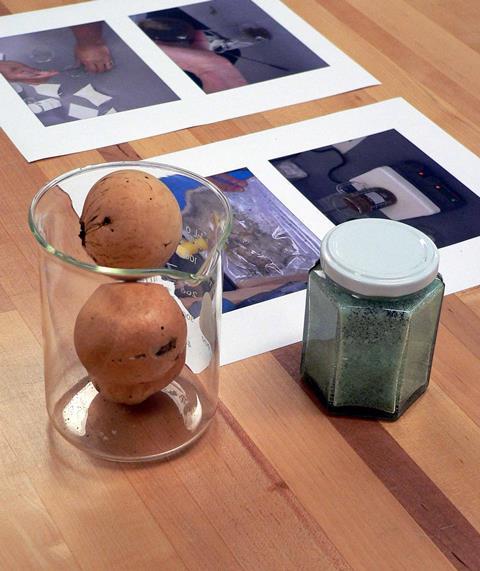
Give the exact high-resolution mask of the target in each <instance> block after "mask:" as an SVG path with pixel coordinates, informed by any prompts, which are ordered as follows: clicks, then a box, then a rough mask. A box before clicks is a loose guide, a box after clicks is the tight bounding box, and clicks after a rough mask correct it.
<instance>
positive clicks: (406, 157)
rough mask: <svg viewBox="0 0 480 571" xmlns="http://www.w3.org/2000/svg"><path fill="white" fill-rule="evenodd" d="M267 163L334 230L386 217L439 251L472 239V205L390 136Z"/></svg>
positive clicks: (456, 185) (455, 184)
mask: <svg viewBox="0 0 480 571" xmlns="http://www.w3.org/2000/svg"><path fill="white" fill-rule="evenodd" d="M270 162H271V164H272V165H273V166H274V167H275V168H276V169H277V170H278V171H279V172H280V173H281V174H282V175H283V176H284V177H285V178H287V179H288V180H289V181H290V182H291V183H292V184H293V186H295V188H297V189H298V190H299V191H300V192H301V193H302V194H303V195H304V196H305V197H306V198H307V199H308V200H309V201H310V202H311V203H312V204H314V205H315V206H316V207H317V208H318V209H319V210H320V211H321V212H322V213H323V214H324V215H325V216H326V217H327V218H328V219H329V220H330V221H331V222H333V223H334V224H340V223H341V222H345V221H347V220H353V219H356V218H367V217H371V218H390V219H392V220H398V221H401V222H404V223H406V224H410V225H411V226H414V227H416V228H418V229H419V230H421V231H422V232H424V233H425V234H427V235H428V236H429V237H430V238H431V239H432V240H433V241H434V242H435V244H436V245H437V247H439V248H442V247H445V246H450V245H451V244H456V243H459V242H463V241H464V240H468V239H470V238H474V237H476V236H479V235H480V225H479V223H478V221H479V220H480V198H479V197H478V196H477V195H476V194H474V193H473V192H472V191H471V190H470V189H468V188H467V187H466V186H465V185H463V184H462V183H461V182H460V181H459V180H458V179H456V178H455V177H454V176H452V175H451V174H450V173H449V172H448V171H447V170H445V169H444V168H442V167H441V166H440V165H439V164H438V163H437V162H435V161H434V160H433V159H431V158H430V157H429V156H428V155H426V154H425V153H424V152H422V151H421V150H420V149H419V148H418V147H417V146H415V145H414V144H413V143H411V142H410V141H409V140H408V139H406V138H405V137H403V136H402V135H400V133H398V132H397V131H396V130H394V129H391V130H388V131H384V132H381V133H377V134H375V135H370V136H367V137H361V138H358V139H354V140H351V141H344V142H341V143H338V144H334V145H329V146H326V147H321V148H317V149H311V150H309V151H305V152H302V153H297V154H293V155H289V156H285V157H279V158H276V159H274V160H272V161H270Z"/></svg>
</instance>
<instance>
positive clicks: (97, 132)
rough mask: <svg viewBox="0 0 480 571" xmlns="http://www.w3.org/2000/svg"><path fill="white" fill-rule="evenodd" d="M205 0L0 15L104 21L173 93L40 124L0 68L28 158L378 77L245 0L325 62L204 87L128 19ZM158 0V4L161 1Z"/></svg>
mask: <svg viewBox="0 0 480 571" xmlns="http://www.w3.org/2000/svg"><path fill="white" fill-rule="evenodd" d="M204 1H206V0H186V1H185V0H183V1H181V0H162V2H160V0H122V2H118V1H117V0H95V1H91V2H84V3H80V4H73V5H69V6H62V7H58V8H49V9H46V10H38V11H35V12H25V13H21V14H14V15H10V16H3V17H1V18H0V37H8V36H15V35H19V34H26V33H32V32H40V31H45V30H51V29H56V28H64V27H68V26H73V25H77V24H81V23H87V22H96V21H104V22H105V23H106V24H107V25H109V26H110V27H111V28H112V29H113V31H115V32H116V33H117V34H118V35H119V36H120V38H121V39H122V40H123V41H124V42H125V43H126V44H127V45H128V46H129V47H130V48H131V49H132V50H133V51H134V52H135V53H136V54H137V55H138V56H139V57H140V58H141V59H143V60H144V61H145V63H146V64H147V65H148V66H149V67H150V68H151V69H152V71H153V72H154V73H155V74H156V75H158V76H159V77H160V79H162V81H164V82H165V83H166V84H167V85H168V86H169V87H170V88H171V89H172V90H173V91H174V92H175V94H176V95H177V96H178V97H180V100H178V101H172V102H167V103H162V104H158V105H152V106H148V107H143V108H139V109H132V110H129V111H122V112H121V113H116V114H111V115H103V116H100V117H94V118H91V119H83V120H79V121H72V122H67V123H63V124H60V125H52V126H49V127H45V126H44V125H43V124H42V123H41V122H40V121H39V120H38V118H37V117H36V116H35V115H34V114H33V113H32V112H31V111H30V110H29V109H28V107H27V106H26V105H25V103H24V102H23V101H22V100H21V98H20V97H19V96H18V95H17V94H16V93H15V91H14V90H13V89H12V87H11V86H10V85H9V83H8V81H6V80H5V78H4V77H3V76H0V98H1V100H2V106H1V110H0V125H1V126H2V128H3V129H4V130H5V132H6V134H7V135H8V136H9V137H10V139H11V140H12V141H13V142H14V144H15V145H16V146H17V148H18V149H19V150H20V152H21V153H22V154H23V155H24V157H25V158H26V159H27V160H28V161H30V162H31V161H34V160H38V159H42V158H48V157H52V156H57V155H64V154H68V153H73V152H80V151H85V150H90V149H94V148H99V147H104V146H108V145H113V144H117V143H121V142H124V141H133V140H136V139H141V138H144V137H149V136H154V135H159V134H163V133H167V132H171V131H176V130H179V129H184V128H188V127H193V126H196V125H201V124H207V123H214V122H217V121H221V120H225V119H231V118H234V117H239V116H243V115H248V114H251V113H257V112H261V111H266V110H268V109H274V108H278V107H283V106H286V105H293V104H295V103H300V102H305V101H310V100H313V99H319V98H322V97H328V96H331V95H336V94H339V93H345V92H348V91H352V90H355V89H360V88H363V87H367V86H371V85H377V84H378V83H379V82H378V81H377V80H376V79H375V78H374V77H373V76H372V75H371V74H369V73H368V72H367V71H366V70H364V69H363V68H362V67H361V66H360V65H358V64H357V63H355V62H354V61H353V60H352V59H351V58H350V57H348V56H347V55H346V54H345V53H343V52H342V51H341V50H339V49H338V48H337V47H336V46H335V45H334V44H332V43H331V42H330V41H328V40H327V39H326V38H325V37H324V36H322V35H321V34H320V33H319V32H317V31H316V30H315V29H314V28H313V27H311V26H310V25H309V24H308V23H307V22H305V21H304V20H303V19H302V18H300V17H299V16H298V15H297V14H295V13H294V12H293V11H292V10H290V9H289V8H288V7H287V6H285V5H284V4H283V3H282V2H280V0H252V2H254V3H255V4H257V5H258V6H259V8H261V9H262V10H264V11H266V12H267V13H268V14H269V15H270V16H271V17H272V18H274V19H275V20H276V21H277V22H278V23H279V24H280V25H282V26H283V27H284V28H286V29H287V30H288V31H289V32H290V33H291V34H293V35H294V36H295V37H296V38H298V39H299V40H300V41H301V42H302V43H303V44H305V45H306V46H307V47H308V48H310V49H311V50H312V51H313V52H314V53H316V54H317V55H318V56H319V57H320V58H321V59H323V60H324V61H326V62H327V63H328V67H323V68H321V69H317V70H312V71H307V72H302V73H298V74H293V75H290V76H285V77H280V78H276V79H272V80H268V81H265V82H259V83H255V84H250V85H245V86H242V87H238V88H234V89H229V90H226V91H221V92H217V93H211V94H208V95H207V94H205V93H204V92H203V91H202V90H201V89H200V88H198V87H197V86H196V85H195V84H194V83H193V82H192V81H191V80H190V79H188V77H187V76H186V74H184V73H183V72H182V71H181V70H180V68H178V67H177V66H176V65H175V64H173V63H172V62H171V61H169V60H168V58H167V57H166V56H165V55H164V54H163V53H161V50H159V49H158V48H157V47H156V46H155V45H154V44H153V42H151V41H150V40H149V39H148V38H146V37H142V36H144V35H143V33H141V32H140V30H138V29H136V26H135V25H134V24H133V22H132V21H131V19H130V16H131V15H135V14H138V13H142V12H146V11H149V10H153V9H164V8H170V7H181V6H186V5H191V4H198V3H201V2H204ZM160 4H161V6H160Z"/></svg>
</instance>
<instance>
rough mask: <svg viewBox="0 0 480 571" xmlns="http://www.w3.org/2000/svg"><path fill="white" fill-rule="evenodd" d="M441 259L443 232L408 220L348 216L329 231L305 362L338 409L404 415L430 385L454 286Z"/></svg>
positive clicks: (314, 275) (316, 273) (309, 311)
mask: <svg viewBox="0 0 480 571" xmlns="http://www.w3.org/2000/svg"><path fill="white" fill-rule="evenodd" d="M372 222H373V225H372V224H371V223H372ZM379 223H380V224H379ZM392 224H393V225H394V226H393V231H392V226H391V225H392ZM359 225H360V226H359ZM342 227H343V228H342ZM336 231H337V232H338V235H335V234H334V232H336ZM389 231H390V232H389ZM402 237H403V239H404V240H405V237H406V238H407V239H406V241H403V242H402ZM437 269H438V252H437V250H436V247H435V245H434V244H433V242H431V241H430V239H429V238H427V237H426V236H425V235H423V234H422V233H421V232H419V231H418V230H416V229H414V228H411V227H409V226H406V225H405V224H401V223H398V222H393V221H386V220H375V221H374V220H357V221H354V222H347V223H345V224H342V225H340V226H338V227H337V228H335V229H334V230H333V231H331V232H330V233H329V234H327V236H326V237H325V238H324V241H323V242H322V251H321V259H320V263H319V264H318V265H317V266H316V267H315V268H313V269H312V270H311V271H310V275H309V283H308V292H307V306H306V314H305V328H304V343H303V352H302V365H301V368H302V374H303V376H304V377H305V378H306V379H307V380H309V381H310V382H312V383H313V385H314V387H315V388H316V389H317V390H318V392H319V393H320V397H321V398H322V400H324V401H325V403H326V405H327V407H328V408H329V409H330V410H331V411H332V412H337V413H342V414H353V415H360V416H368V417H374V418H386V419H396V418H398V417H399V416H400V415H401V414H402V413H403V412H404V411H405V410H406V409H407V408H408V406H409V405H410V404H411V403H413V402H414V401H415V400H416V399H417V398H418V397H419V396H420V395H421V394H422V393H423V392H424V391H425V390H426V388H427V386H428V382H429V376H430V369H431V365H432V358H433V351H434V346H435V339H436V334H437V328H438V322H439V315H440V309H441V304H442V299H443V293H444V283H443V281H442V279H441V277H440V275H438V274H437ZM345 286H348V287H345ZM412 290H414V291H412ZM368 293H370V294H371V295H367V294H368ZM387 293H389V295H388V296H387V295H385V294H387Z"/></svg>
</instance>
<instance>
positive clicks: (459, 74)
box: [0, 0, 480, 571]
mask: <svg viewBox="0 0 480 571" xmlns="http://www.w3.org/2000/svg"><path fill="white" fill-rule="evenodd" d="M60 3H61V2H60V1H59V0H0V14H8V13H11V12H20V11H24V10H31V9H38V8H44V7H51V6H55V5H58V4H60ZM64 3H65V4H66V3H67V2H64ZM286 3H287V4H288V5H289V6H290V7H291V8H293V9H294V10H295V11H296V12H297V13H298V14H300V15H301V16H302V17H304V18H305V20H307V21H308V22H310V23H311V24H312V25H313V26H315V27H316V28H317V29H318V30H319V31H320V32H321V33H322V34H324V35H325V36H326V37H327V38H328V39H330V40H331V41H333V42H334V43H335V44H336V45H337V46H338V47H340V48H341V49H343V50H344V51H345V52H346V53H347V54H349V55H350V56H352V57H353V58H354V59H355V60H356V61H358V62H359V63H360V64H361V65H363V66H364V67H365V68H366V69H367V70H368V71H370V72H371V73H373V74H374V75H375V76H376V77H377V78H378V79H379V80H381V82H382V85H380V86H375V87H372V88H369V89H363V90H359V91H355V92H352V93H347V94H344V95H339V96H336V97H330V98H327V99H324V100H320V101H314V102H311V103H305V104H302V105H295V106H292V107H288V108H284V109H277V110H273V111H269V112H266V113H260V114H257V115H252V116H248V117H243V118H239V119H234V120H230V121H224V122H221V123H217V124H213V125H208V126H203V127H196V128H193V129H188V130H183V131H180V132H176V133H172V134H167V135H163V136H157V137H151V138H148V139H144V140H140V141H135V142H132V143H129V144H122V145H117V146H113V147H108V148H102V149H99V150H94V151H90V152H84V153H79V154H75V155H70V156H66V157H61V158H53V159H48V160H42V161H38V162H36V163H34V164H28V163H26V161H25V160H24V159H23V158H22V156H21V155H20V153H19V152H18V151H17V150H16V149H15V147H14V146H13V145H12V143H11V142H10V141H9V140H8V138H7V137H6V136H5V135H4V134H1V133H0V157H1V162H0V171H1V174H0V367H1V381H0V382H1V386H2V390H1V393H0V568H1V569H4V570H10V569H12V570H14V569H15V570H16V569H48V570H50V569H69V570H73V569H89V570H90V569H91V570H97V569H102V570H103V569H115V570H123V569H162V570H165V569H192V570H196V569H207V570H222V571H223V570H233V569H245V570H257V569H261V570H275V571H278V570H290V569H291V570H310V569H315V570H317V569H321V570H323V569H355V570H360V569H364V570H368V571H376V570H395V569H408V570H417V569H418V570H419V571H426V570H427V571H428V570H435V571H440V570H444V569H445V570H446V569H454V568H456V569H460V570H471V571H478V570H480V384H479V378H480V366H479V360H480V289H472V290H469V291H465V292H462V293H459V294H456V295H451V296H449V297H447V298H446V299H445V303H444V307H443V312H442V318H441V325H440V331H439V338H438V342H437V348H436V352H435V360H434V366H433V372H432V378H431V384H430V387H429V389H428V391H427V393H426V394H425V395H424V396H423V397H422V398H421V399H420V400H419V401H417V402H416V403H415V404H414V405H413V407H412V408H411V409H410V410H409V411H408V412H407V413H406V414H405V415H404V416H403V417H402V418H401V419H400V420H399V421H397V422H395V423H386V422H376V421H359V420H352V419H346V418H331V417H328V416H327V415H326V414H325V412H324V411H323V409H321V408H319V406H318V405H317V403H316V402H314V400H312V398H311V397H310V396H309V395H308V394H307V393H306V392H305V391H304V390H303V388H302V386H301V384H300V383H299V378H298V364H299V345H296V346H292V347H287V348H284V349H280V350H277V351H274V352H271V353H267V354H263V355H260V356H258V357H255V358H251V359H248V360H246V361H243V362H239V363H236V364H233V365H229V366H226V367H223V368H222V370H221V391H220V392H221V403H220V406H219V410H218V414H217V416H216V419H215V420H214V422H213V424H212V426H211V428H210V429H209V431H208V432H207V434H206V436H205V437H204V438H202V439H201V440H200V441H199V443H198V444H197V445H196V446H194V447H193V448H191V449H190V450H189V451H188V452H187V453H186V454H184V455H182V456H180V457H177V458H175V459H173V460H171V461H169V462H166V463H156V464H149V465H139V466H136V467H131V466H121V465H115V464H112V463H105V462H101V461H98V460H94V459H91V458H90V457H88V456H86V455H84V454H83V453H81V452H79V451H77V450H76V449H75V448H73V447H72V446H70V445H68V444H66V443H64V442H63V441H62V440H61V439H60V438H59V437H55V435H54V434H52V431H51V430H50V429H49V428H48V423H47V416H46V411H45V405H44V397H43V380H42V377H43V371H42V352H41V324H40V304H39V289H38V272H37V251H36V245H35V243H34V241H33V239H32V238H31V237H30V235H29V231H28V228H27V224H26V213H27V207H28V205H29V202H30V199H31V197H32V196H33V194H34V193H35V191H36V190H37V189H38V188H39V186H40V185H41V184H43V183H44V182H45V181H46V180H48V179H49V178H51V177H53V176H54V175H57V174H59V173H61V172H64V171H66V170H70V169H72V168H75V167H79V166H82V165H86V164H89V163H95V162H101V161H105V160H119V159H137V158H139V157H140V158H146V157H150V156H153V155H157V154H160V153H164V152H171V151H174V150H179V149H183V148H188V147H192V146H195V145H200V144H203V143H208V142H212V141H216V140H221V139H225V138H229V137H233V136H237V135H241V134H245V133H250V132H253V131H258V130H262V129H267V128H269V127H272V126H278V125H281V124H286V123H292V122H295V121H298V120H302V119H306V118H311V117H315V116H319V115H325V114H328V113H331V112H334V111H340V110H343V109H348V108H352V107H358V106H361V105H365V104H368V103H371V102H375V101H380V100H384V99H388V98H390V97H394V96H403V97H404V98H406V99H407V100H408V101H409V102H411V103H412V104H413V105H415V106H416V107H417V108H418V109H419V110H420V111H422V112H423V113H424V114H425V115H427V116H428V117H429V118H431V119H432V120H434V121H435V122H436V123H438V124H439V125H440V126H441V127H442V128H444V129H445V130H446V131H447V132H449V133H450V134H451V135H453V136H454V137H456V138H457V139H458V140H459V141H461V142H462V143H463V144H464V145H466V146H467V147H468V148H469V149H470V150H472V151H474V152H476V153H477V154H480V129H479V125H480V101H479V99H480V97H479V93H480V73H479V70H480V61H479V60H480V58H479V51H480V35H479V32H478V27H479V23H480V3H479V2H478V1H477V0H448V1H440V0H389V1H388V2H387V1H385V0H287V1H286Z"/></svg>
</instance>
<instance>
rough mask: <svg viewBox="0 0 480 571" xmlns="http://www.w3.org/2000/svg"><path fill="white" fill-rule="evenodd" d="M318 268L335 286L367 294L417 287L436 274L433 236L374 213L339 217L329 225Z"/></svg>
mask: <svg viewBox="0 0 480 571" xmlns="http://www.w3.org/2000/svg"><path fill="white" fill-rule="evenodd" d="M320 260H321V264H322V270H323V271H324V272H325V274H326V275H327V276H328V277H329V278H330V279H332V280H333V281H335V282H336V283H337V284H339V285H340V286H342V287H344V288H345V289H348V290H350V291H352V292H354V293H357V294H360V295H365V296H372V297H399V296H402V295H408V294H411V293H414V292H416V291H419V290H421V289H422V288H424V287H425V286H427V285H428V284H429V283H430V282H431V281H432V280H433V279H434V278H435V276H436V275H437V272H438V264H439V255H438V249H437V247H436V246H435V244H434V243H433V242H432V240H431V239H430V238H429V237H428V236H426V235H425V234H423V232H420V230H417V229H416V228H413V227H412V226H408V225H407V224H403V223H401V222H395V221H394V220H384V219H379V218H364V219H361V220H352V221H350V222H344V223H343V224H340V225H339V226H336V227H335V228H333V229H332V230H330V231H329V232H328V233H327V234H326V235H325V237H324V239H323V241H322V246H321V250H320Z"/></svg>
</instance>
